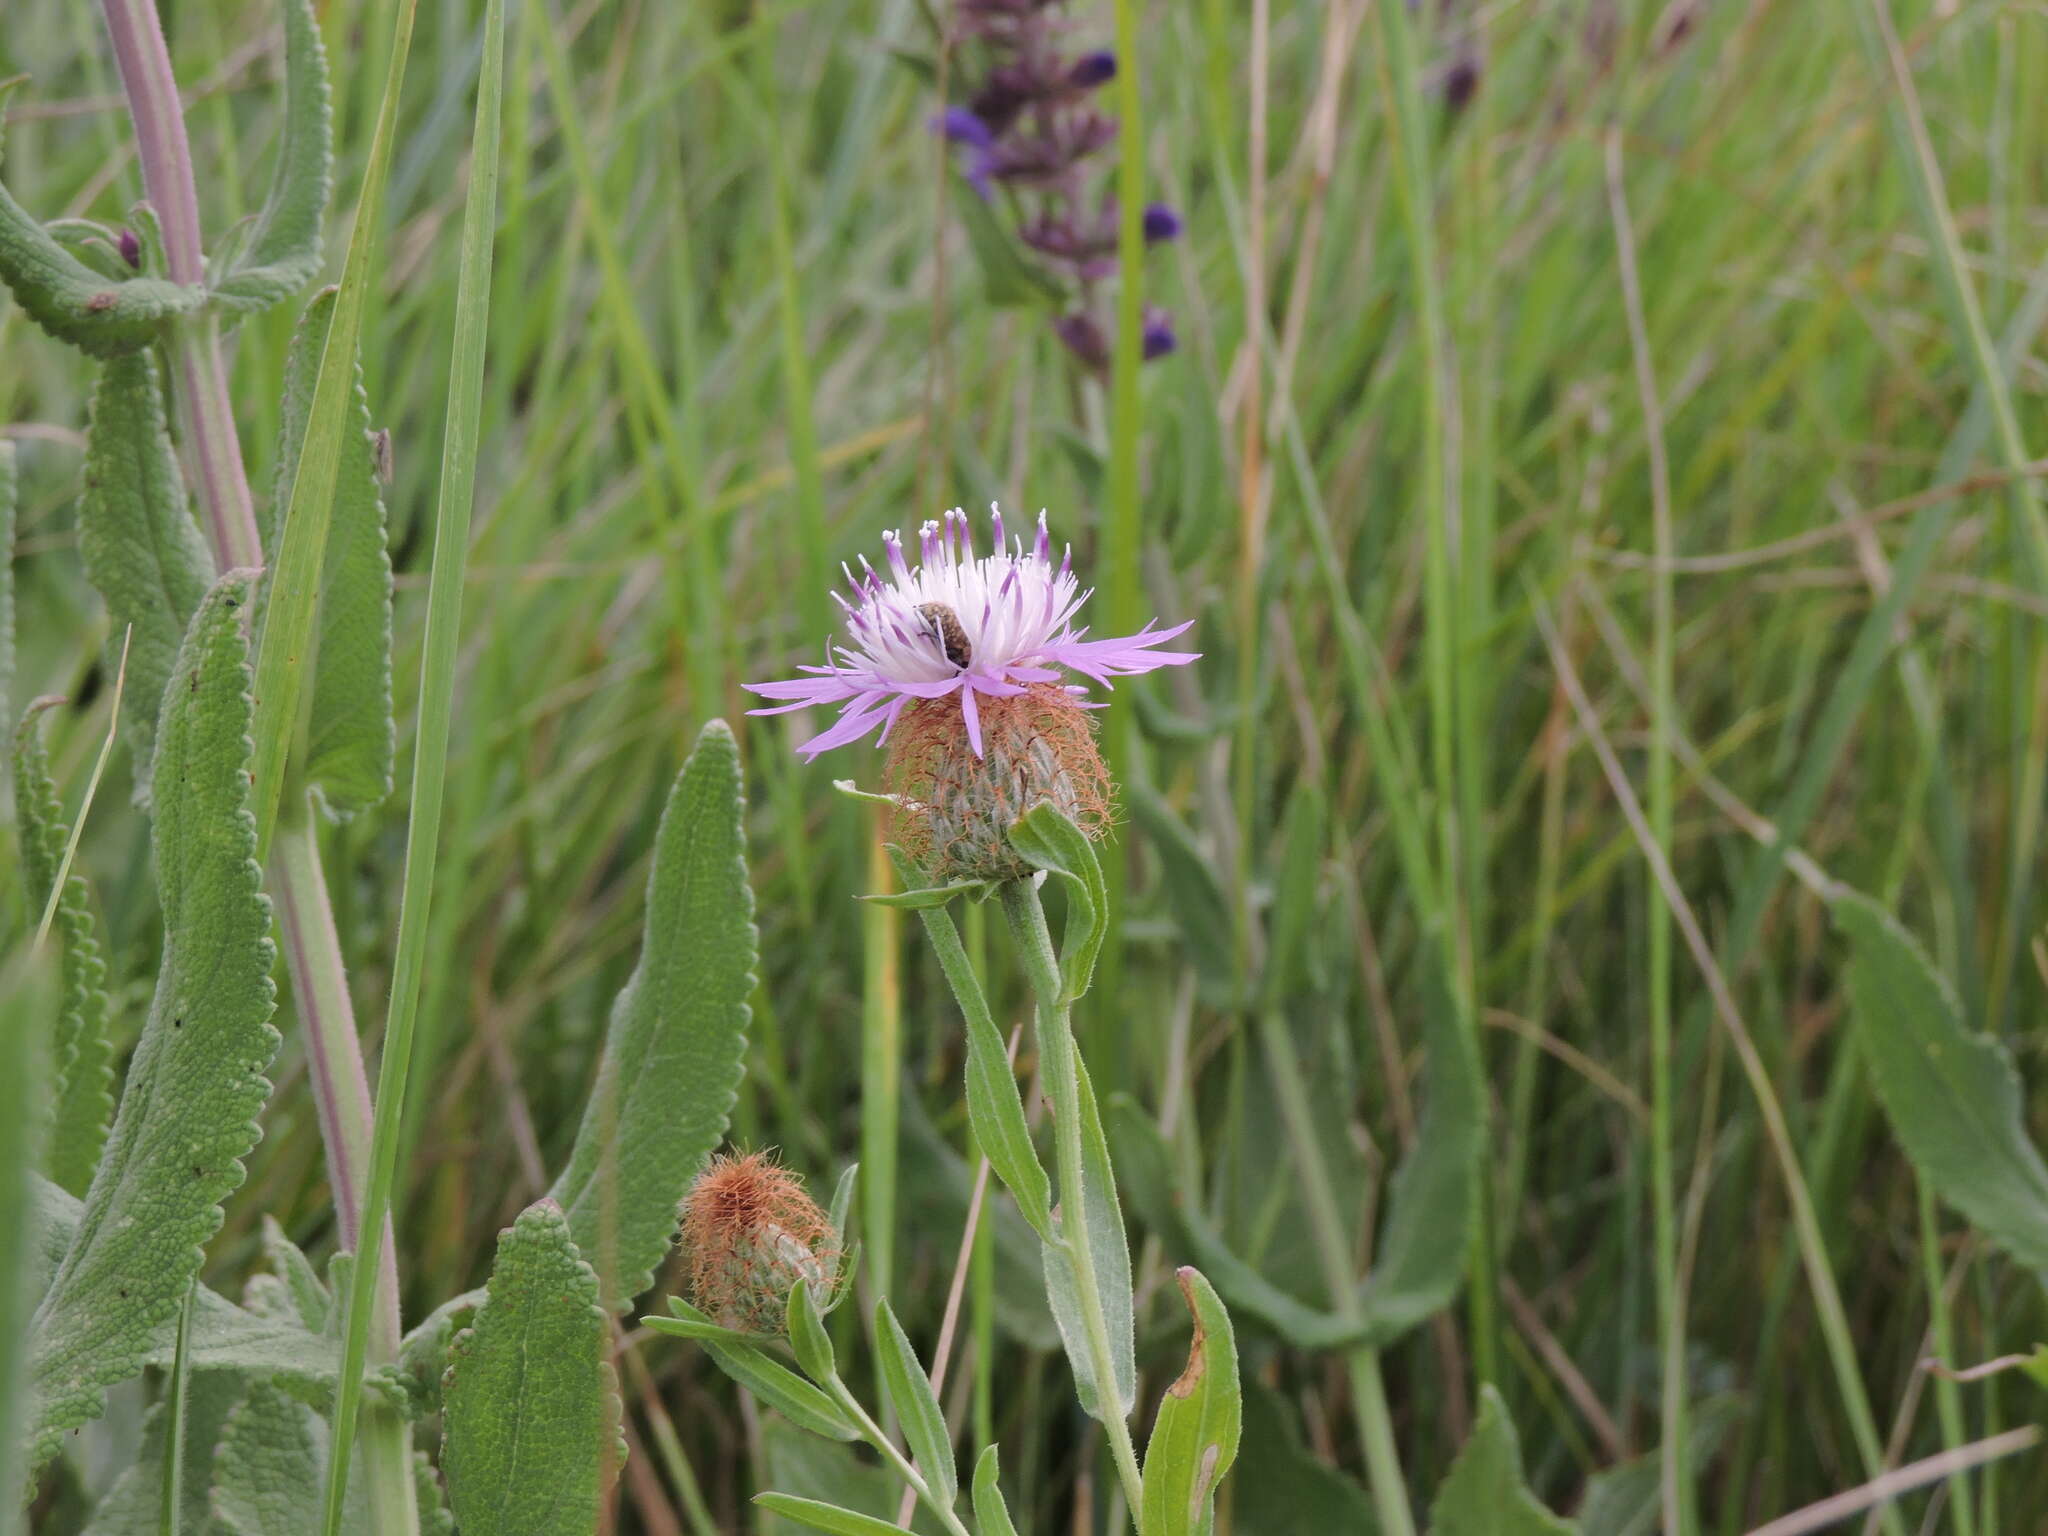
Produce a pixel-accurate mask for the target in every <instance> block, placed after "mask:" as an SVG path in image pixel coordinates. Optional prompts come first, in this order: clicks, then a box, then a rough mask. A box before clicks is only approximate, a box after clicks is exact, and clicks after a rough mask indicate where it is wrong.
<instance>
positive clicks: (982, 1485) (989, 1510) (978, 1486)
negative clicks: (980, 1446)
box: [974, 1445, 1017, 1536]
mask: <svg viewBox="0 0 2048 1536" xmlns="http://www.w3.org/2000/svg"><path fill="white" fill-rule="evenodd" d="M974 1523H975V1524H976V1525H978V1526H980V1527H981V1536H1017V1523H1016V1522H1015V1521H1014V1520H1012V1519H1011V1518H1010V1506H1009V1505H1008V1504H1007V1503H1005V1502H1004V1501H1003V1485H1002V1462H1001V1458H1000V1457H999V1455H998V1453H997V1451H996V1448H995V1447H994V1446H992V1445H991V1446H989V1447H988V1448H987V1449H986V1450H984V1451H983V1452H982V1453H981V1459H980V1460H979V1461H977V1462H976V1463H975V1464H974Z"/></svg>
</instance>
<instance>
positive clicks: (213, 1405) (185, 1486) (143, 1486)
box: [83, 1376, 244, 1536]
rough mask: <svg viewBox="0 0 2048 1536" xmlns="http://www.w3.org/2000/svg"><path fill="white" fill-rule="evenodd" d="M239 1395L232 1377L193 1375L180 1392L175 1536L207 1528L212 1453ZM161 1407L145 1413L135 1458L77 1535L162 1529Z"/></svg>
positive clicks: (164, 1422)
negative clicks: (182, 1419) (182, 1407)
mask: <svg viewBox="0 0 2048 1536" xmlns="http://www.w3.org/2000/svg"><path fill="white" fill-rule="evenodd" d="M243 1390H244V1387H243V1382H242V1380H241V1378H239V1377H236V1376H195V1377H193V1378H192V1380H191V1383H190V1385H189V1387H188V1389H187V1391H186V1394H185V1456H184V1461H183V1466H182V1470H181V1472H180V1475H179V1479H178V1530H179V1532H180V1533H181V1536H194V1533H201V1532H208V1531H209V1529H210V1526H211V1518H212V1517H211V1512H210V1510H209V1507H208V1506H209V1502H210V1501H209V1498H208V1494H209V1490H210V1489H211V1488H212V1485H213V1461H214V1448H215V1447H216V1446H218V1445H219V1444H220V1439H221V1435H222V1432H223V1431H224V1430H225V1428H226V1426H227V1422H228V1418H229V1415H230V1414H231V1413H232V1412H233V1410H234V1407H235V1405H236V1404H237V1403H238V1402H240V1401H241V1398H242V1393H243ZM166 1407H167V1405H166V1404H164V1403H161V1402H160V1403H157V1404H155V1405H154V1406H152V1407H151V1408H150V1410H149V1413H148V1415H147V1416H146V1417H145V1418H144V1419H143V1423H142V1448H141V1452H140V1454H139V1455H138V1456H137V1457H136V1458H135V1460H134V1461H133V1462H131V1463H130V1464H129V1465H128V1466H126V1467H124V1468H123V1469H122V1470H121V1474H120V1476H118V1477H116V1478H115V1479H114V1481H113V1483H112V1484H111V1485H110V1486H109V1487H108V1489H107V1491H106V1494H105V1496H104V1497H102V1498H101V1499H100V1501H99V1503H97V1504H96V1505H94V1506H93V1512H92V1519H91V1521H90V1522H88V1524H87V1525H86V1527H85V1530H84V1532H83V1536H158V1533H159V1532H160V1531H161V1530H162V1529H163V1526H162V1508H163V1502H164V1455H165V1451H164V1444H165V1435H166V1431H167V1429H168V1426H169V1415H168V1413H167V1412H166Z"/></svg>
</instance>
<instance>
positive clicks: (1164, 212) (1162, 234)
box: [1145, 203, 1182, 245]
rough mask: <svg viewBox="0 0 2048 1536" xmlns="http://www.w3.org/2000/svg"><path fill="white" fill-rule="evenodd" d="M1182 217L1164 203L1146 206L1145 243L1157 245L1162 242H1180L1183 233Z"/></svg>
mask: <svg viewBox="0 0 2048 1536" xmlns="http://www.w3.org/2000/svg"><path fill="white" fill-rule="evenodd" d="M1181 227H1182V226H1181V222H1180V215H1179V214H1177V213H1175V212H1174V211H1173V210H1172V209H1171V208H1169V207H1167V206H1166V204H1164V203H1147V204H1146V205H1145V243H1146V244H1147V245H1157V244H1158V243H1159V242H1160V241H1162V240H1178V239H1179V238H1180V232H1181Z"/></svg>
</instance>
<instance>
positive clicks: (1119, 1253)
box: [1044, 1050, 1138, 1422]
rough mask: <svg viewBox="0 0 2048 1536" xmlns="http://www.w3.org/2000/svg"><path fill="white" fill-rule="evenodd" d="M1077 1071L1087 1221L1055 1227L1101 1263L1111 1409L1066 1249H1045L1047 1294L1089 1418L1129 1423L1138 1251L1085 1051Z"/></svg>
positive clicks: (1059, 1222) (1134, 1382)
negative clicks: (1127, 1227)
mask: <svg viewBox="0 0 2048 1536" xmlns="http://www.w3.org/2000/svg"><path fill="white" fill-rule="evenodd" d="M1074 1072H1075V1076H1076V1077H1077V1079H1078V1080H1079V1085H1080V1090H1081V1187H1082V1190H1083V1192H1084V1196H1083V1198H1084V1201H1085V1205H1086V1216H1087V1220H1086V1221H1085V1223H1084V1224H1083V1225H1082V1226H1081V1227H1080V1229H1079V1230H1070V1229H1068V1227H1067V1225H1066V1223H1065V1221H1064V1220H1063V1219H1062V1218H1063V1217H1064V1214H1065V1213H1064V1212H1056V1213H1055V1215H1054V1222H1053V1224H1054V1227H1055V1229H1056V1230H1057V1231H1058V1232H1059V1234H1060V1235H1061V1237H1062V1238H1064V1239H1066V1240H1067V1241H1073V1242H1083V1243H1086V1244H1088V1247H1089V1252H1090V1253H1091V1255H1092V1256H1093V1258H1094V1261H1095V1285H1096V1289H1097V1291H1098V1292H1099V1293H1100V1294H1101V1297H1102V1312H1103V1321H1104V1322H1105V1323H1106V1324H1107V1325H1108V1330H1109V1347H1110V1352H1111V1360H1110V1365H1111V1368H1112V1369H1113V1370H1114V1371H1115V1373H1116V1374H1115V1380H1114V1381H1113V1382H1111V1384H1110V1385H1111V1388H1112V1391H1111V1394H1110V1398H1111V1401H1110V1402H1109V1403H1108V1404H1105V1403H1104V1402H1103V1400H1102V1396H1101V1393H1100V1392H1099V1391H1098V1389H1097V1383H1096V1380H1095V1363H1094V1360H1093V1358H1092V1356H1091V1355H1090V1353H1089V1350H1088V1335H1087V1333H1086V1331H1085V1327H1084V1324H1083V1323H1082V1320H1081V1302H1080V1292H1079V1289H1078V1286H1077V1283H1076V1280H1075V1277H1074V1261H1073V1259H1072V1258H1071V1257H1070V1256H1069V1254H1068V1251H1067V1247H1066V1242H1065V1241H1062V1242H1056V1243H1046V1244H1045V1245H1044V1255H1045V1294H1046V1299H1047V1301H1049V1302H1050V1303H1051V1304H1052V1316H1053V1321H1054V1322H1055V1323H1057V1324H1058V1325H1059V1330H1060V1338H1061V1340H1062V1341H1063V1342H1064V1343H1065V1344H1066V1348H1067V1364H1068V1365H1069V1366H1070V1367H1071V1368H1072V1370H1073V1373H1074V1389H1075V1391H1076V1393H1077V1394H1078V1395H1079V1397H1080V1399H1081V1406H1082V1408H1084V1409H1085V1410H1086V1411H1087V1412H1088V1413H1090V1414H1092V1415H1093V1416H1094V1417H1096V1418H1098V1419H1103V1420H1104V1421H1105V1422H1107V1415H1108V1414H1109V1413H1111V1412H1114V1413H1115V1414H1116V1415H1117V1416H1118V1417H1119V1418H1122V1417H1127V1416H1128V1415H1129V1414H1130V1411H1131V1405H1132V1404H1134V1403H1135V1402H1136V1401H1137V1400H1138V1360H1137V1330H1136V1323H1135V1321H1134V1318H1133V1314H1132V1306H1131V1248H1130V1242H1129V1239H1128V1238H1127V1237H1126V1236H1125V1234H1124V1215H1123V1208H1122V1207H1121V1206H1120V1205H1119V1204H1118V1202H1117V1193H1116V1176H1115V1174H1114V1173H1112V1172H1111V1170H1110V1164H1109V1144H1108V1143H1107V1142H1106V1141H1105V1140H1104V1139H1103V1135H1102V1115H1101V1112H1100V1111H1099V1110H1098V1109H1097V1108H1096V1104H1095V1089H1094V1087H1093V1086H1092V1085H1091V1084H1090V1082H1089V1080H1088V1067H1087V1064H1086V1063H1085V1062H1083V1061H1082V1060H1081V1055H1080V1052H1079V1051H1078V1050H1077V1051H1076V1052H1075V1053H1074Z"/></svg>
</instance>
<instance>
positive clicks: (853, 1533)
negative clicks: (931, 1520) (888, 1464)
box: [754, 1493, 908, 1536]
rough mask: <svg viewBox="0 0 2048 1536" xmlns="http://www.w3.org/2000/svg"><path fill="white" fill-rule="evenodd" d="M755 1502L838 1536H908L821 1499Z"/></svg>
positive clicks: (780, 1497) (779, 1497)
mask: <svg viewBox="0 0 2048 1536" xmlns="http://www.w3.org/2000/svg"><path fill="white" fill-rule="evenodd" d="M754 1502H755V1503H756V1504H758V1505H760V1506H761V1508H763V1509H766V1510H770V1511H773V1512H774V1513H775V1514H778V1515H782V1516H784V1517H785V1518H787V1519H790V1520H794V1521H796V1523H797V1524H798V1525H807V1526H809V1527H810V1528H811V1529H812V1530H814V1531H831V1532H833V1533H835V1536H892V1533H893V1536H908V1533H907V1532H905V1531H904V1528H903V1527H902V1526H900V1525H891V1524H890V1523H889V1522H888V1521H887V1520H877V1519H876V1518H875V1517H874V1516H873V1515H863V1514H859V1513H856V1512H855V1511H853V1510H850V1509H841V1508H840V1507H839V1506H838V1505H837V1504H824V1503H820V1502H819V1501H818V1500H817V1499H799V1498H797V1497H796V1496H795V1495H793V1494H788V1493H757V1494H755V1495H754Z"/></svg>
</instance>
